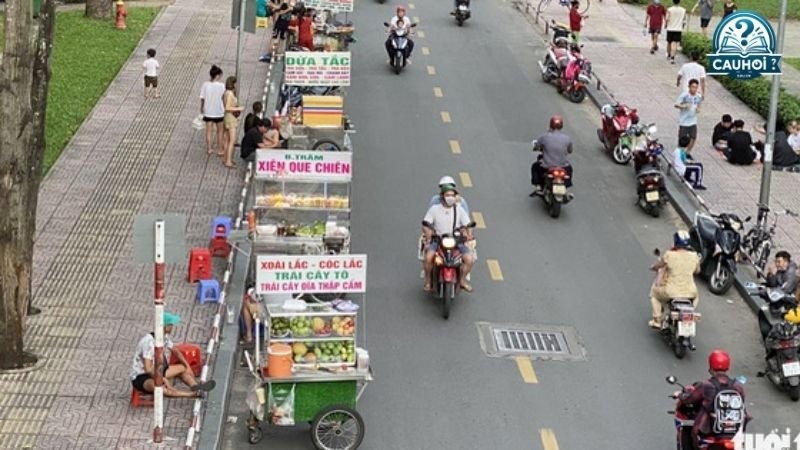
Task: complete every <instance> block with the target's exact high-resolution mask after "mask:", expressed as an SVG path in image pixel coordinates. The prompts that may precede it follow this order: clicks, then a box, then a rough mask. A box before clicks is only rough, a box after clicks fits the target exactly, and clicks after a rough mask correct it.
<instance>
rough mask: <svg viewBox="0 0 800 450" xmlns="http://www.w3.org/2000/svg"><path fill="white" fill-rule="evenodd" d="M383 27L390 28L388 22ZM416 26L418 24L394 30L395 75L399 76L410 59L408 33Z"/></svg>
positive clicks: (393, 59)
mask: <svg viewBox="0 0 800 450" xmlns="http://www.w3.org/2000/svg"><path fill="white" fill-rule="evenodd" d="M383 25H384V26H385V27H387V28H388V27H389V26H390V25H389V24H388V23H387V22H384V23H383ZM416 26H417V24H416V23H412V24H411V27H410V28H399V29H395V30H392V35H391V37H392V48H393V49H394V57H393V58H392V67H393V68H394V73H396V74H398V75H399V74H400V71H401V70H403V68H404V67H405V66H406V60H407V59H408V50H407V48H408V33H409V32H410V31H411V28H414V27H416Z"/></svg>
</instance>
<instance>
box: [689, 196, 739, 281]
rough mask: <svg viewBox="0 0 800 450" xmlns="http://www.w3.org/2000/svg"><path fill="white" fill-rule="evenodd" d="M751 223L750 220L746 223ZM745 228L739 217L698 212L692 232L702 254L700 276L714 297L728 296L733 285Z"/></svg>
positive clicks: (698, 251)
mask: <svg viewBox="0 0 800 450" xmlns="http://www.w3.org/2000/svg"><path fill="white" fill-rule="evenodd" d="M748 220H750V217H748V218H746V219H745V220H744V221H745V222H747V221H748ZM742 227H743V222H742V220H741V219H739V217H738V216H736V215H735V214H727V213H723V214H720V215H714V214H704V213H700V212H698V213H696V214H695V216H694V224H693V225H692V228H691V229H690V230H689V235H690V236H691V243H692V248H694V250H695V251H696V252H697V253H699V254H700V273H701V275H702V276H703V278H705V279H707V280H708V289H709V290H710V291H711V293H713V294H714V295H723V294H725V293H726V292H728V289H730V288H731V286H732V285H733V281H734V274H735V273H736V254H737V253H738V252H739V247H740V244H741V240H742V237H741V234H740V231H741V230H742Z"/></svg>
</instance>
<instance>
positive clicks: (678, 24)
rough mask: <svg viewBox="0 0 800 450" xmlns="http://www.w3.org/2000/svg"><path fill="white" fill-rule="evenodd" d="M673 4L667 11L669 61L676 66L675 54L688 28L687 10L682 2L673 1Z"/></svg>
mask: <svg viewBox="0 0 800 450" xmlns="http://www.w3.org/2000/svg"><path fill="white" fill-rule="evenodd" d="M672 3H673V4H672V6H670V7H669V9H667V59H668V60H669V61H670V62H671V63H672V64H675V53H677V51H678V43H680V42H681V35H682V34H683V28H684V27H685V26H686V8H684V7H683V6H681V0H672Z"/></svg>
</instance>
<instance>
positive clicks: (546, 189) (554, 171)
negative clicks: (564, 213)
mask: <svg viewBox="0 0 800 450" xmlns="http://www.w3.org/2000/svg"><path fill="white" fill-rule="evenodd" d="M532 144H533V151H534V152H538V151H541V150H542V148H541V144H539V143H538V142H536V141H533V142H532ZM541 158H542V157H541V155H540V156H539V159H541ZM570 178H571V177H570V175H569V173H568V172H567V169H566V168H565V167H550V168H548V169H547V173H546V175H545V177H544V185H543V186H542V191H541V193H540V194H537V196H539V197H542V200H544V205H545V208H546V209H547V212H548V214H550V217H552V218H554V219H556V218H558V216H560V215H561V205H566V204H567V203H569V202H570V201H571V200H572V197H573V196H572V193H570V192H567V188H568V187H569V186H571V184H572V183H571V181H570Z"/></svg>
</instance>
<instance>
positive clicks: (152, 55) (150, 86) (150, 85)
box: [142, 48, 161, 98]
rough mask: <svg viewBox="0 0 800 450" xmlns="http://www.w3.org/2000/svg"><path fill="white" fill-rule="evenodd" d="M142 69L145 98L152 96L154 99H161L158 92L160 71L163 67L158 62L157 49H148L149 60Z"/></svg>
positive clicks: (145, 61)
mask: <svg viewBox="0 0 800 450" xmlns="http://www.w3.org/2000/svg"><path fill="white" fill-rule="evenodd" d="M142 68H144V98H150V97H151V94H152V97H153V98H161V94H160V93H159V92H158V69H160V68H161V66H160V65H159V64H158V60H156V49H154V48H149V49H147V59H146V60H144V63H143V64H142Z"/></svg>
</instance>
